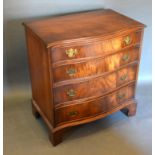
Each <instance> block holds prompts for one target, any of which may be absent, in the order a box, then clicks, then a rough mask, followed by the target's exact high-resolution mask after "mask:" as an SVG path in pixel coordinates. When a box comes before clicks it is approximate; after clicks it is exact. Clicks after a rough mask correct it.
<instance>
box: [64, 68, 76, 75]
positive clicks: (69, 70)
mask: <svg viewBox="0 0 155 155" xmlns="http://www.w3.org/2000/svg"><path fill="white" fill-rule="evenodd" d="M66 73H67V74H68V75H69V76H73V75H75V74H76V73H77V70H76V69H74V68H70V69H68V70H67V71H66Z"/></svg>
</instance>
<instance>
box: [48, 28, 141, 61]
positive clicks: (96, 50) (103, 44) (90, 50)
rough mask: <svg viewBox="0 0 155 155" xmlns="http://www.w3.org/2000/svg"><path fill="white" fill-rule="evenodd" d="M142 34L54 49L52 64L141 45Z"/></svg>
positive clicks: (102, 54)
mask: <svg viewBox="0 0 155 155" xmlns="http://www.w3.org/2000/svg"><path fill="white" fill-rule="evenodd" d="M140 38H141V32H140V31H138V32H133V33H131V34H127V35H123V36H119V37H116V38H113V39H109V40H104V41H100V42H95V43H91V44H87V45H83V46H67V47H66V46H58V47H53V48H52V52H51V53H52V62H53V63H55V62H57V61H62V60H71V59H79V58H86V57H95V56H96V57H99V56H104V55H107V54H110V53H113V52H115V51H118V50H121V49H123V48H125V47H128V46H131V45H135V44H137V43H140Z"/></svg>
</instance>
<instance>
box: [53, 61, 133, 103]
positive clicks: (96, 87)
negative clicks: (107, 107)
mask: <svg viewBox="0 0 155 155" xmlns="http://www.w3.org/2000/svg"><path fill="white" fill-rule="evenodd" d="M134 80H136V65H135V64H134V65H132V66H129V67H126V68H123V69H121V70H118V71H117V72H113V73H111V74H108V75H106V76H101V77H100V76H99V77H97V78H95V79H94V78H93V79H91V80H87V81H83V82H77V83H76V84H68V85H62V86H59V87H56V88H54V102H55V104H58V103H61V102H67V101H72V100H78V99H82V98H89V97H91V98H92V97H97V96H101V95H104V94H105V93H106V92H109V91H111V90H113V89H116V88H117V87H119V86H121V85H123V84H126V83H128V82H131V81H134ZM71 90H73V91H74V93H75V94H74V96H71V95H69V94H68V92H69V91H71ZM88 90H89V91H88Z"/></svg>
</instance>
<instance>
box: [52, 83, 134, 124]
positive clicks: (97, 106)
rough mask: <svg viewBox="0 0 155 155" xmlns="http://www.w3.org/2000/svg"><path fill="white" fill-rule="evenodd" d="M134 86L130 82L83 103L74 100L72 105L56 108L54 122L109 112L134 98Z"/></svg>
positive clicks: (63, 121)
mask: <svg viewBox="0 0 155 155" xmlns="http://www.w3.org/2000/svg"><path fill="white" fill-rule="evenodd" d="M134 88H135V85H134V84H132V85H129V86H126V87H123V88H121V89H119V90H117V91H115V92H113V93H112V94H110V95H107V96H104V97H100V98H98V99H96V100H93V101H89V102H84V103H76V102H75V104H73V105H68V106H64V107H59V108H56V109H55V116H56V117H55V121H56V124H59V123H65V122H68V121H74V120H80V119H84V118H86V117H92V116H95V115H99V114H102V113H106V112H109V111H111V110H113V109H114V108H117V107H119V106H120V105H122V104H124V103H125V101H127V100H129V99H132V98H134Z"/></svg>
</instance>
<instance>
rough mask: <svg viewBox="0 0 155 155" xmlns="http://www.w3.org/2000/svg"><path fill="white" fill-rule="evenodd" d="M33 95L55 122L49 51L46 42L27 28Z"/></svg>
mask: <svg viewBox="0 0 155 155" xmlns="http://www.w3.org/2000/svg"><path fill="white" fill-rule="evenodd" d="M26 39H27V47H28V58H29V70H30V78H31V86H32V97H33V100H34V101H35V102H36V104H37V106H38V107H39V108H40V109H41V111H42V112H43V113H44V115H45V116H46V118H47V119H48V121H50V122H52V124H54V122H53V117H54V116H53V110H52V109H53V103H52V92H51V79H50V70H49V57H48V51H47V49H46V47H45V46H44V44H42V42H41V41H40V40H39V39H38V38H37V37H36V36H35V35H34V34H33V33H32V32H31V31H30V30H28V29H26Z"/></svg>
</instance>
